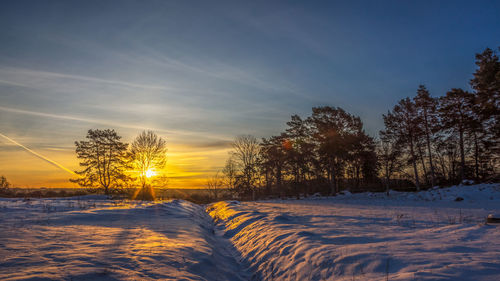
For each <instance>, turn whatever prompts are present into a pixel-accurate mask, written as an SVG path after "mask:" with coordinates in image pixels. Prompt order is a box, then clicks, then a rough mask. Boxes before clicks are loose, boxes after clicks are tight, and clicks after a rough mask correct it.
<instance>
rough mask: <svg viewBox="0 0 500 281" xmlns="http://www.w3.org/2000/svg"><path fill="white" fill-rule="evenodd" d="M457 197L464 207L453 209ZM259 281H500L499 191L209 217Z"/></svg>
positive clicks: (266, 205)
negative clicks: (490, 221) (491, 217)
mask: <svg viewBox="0 0 500 281" xmlns="http://www.w3.org/2000/svg"><path fill="white" fill-rule="evenodd" d="M457 197H461V198H463V199H464V200H463V201H455V200H456V198H457ZM207 211H208V212H209V213H210V215H211V216H212V217H213V218H214V219H215V220H216V221H217V222H218V233H220V235H221V236H223V237H226V238H228V239H230V240H231V241H232V242H233V244H234V246H235V247H236V249H237V250H238V251H239V252H240V253H241V255H242V257H243V259H244V260H246V261H247V262H248V263H249V264H250V266H251V270H253V271H254V272H259V274H260V278H262V279H263V280H500V244H499V243H498V241H499V239H500V226H495V225H487V224H485V223H484V222H485V218H486V217H487V216H488V214H490V213H499V211H500V185H498V184H482V185H474V186H454V187H451V188H443V189H431V190H429V191H422V192H418V193H403V192H391V193H390V195H389V196H387V195H385V194H384V193H360V194H350V193H347V192H346V193H345V195H340V196H337V197H330V198H325V197H317V196H314V197H311V198H310V199H304V200H271V201H261V202H241V203H240V202H219V203H216V204H213V205H211V206H209V207H208V208H207Z"/></svg>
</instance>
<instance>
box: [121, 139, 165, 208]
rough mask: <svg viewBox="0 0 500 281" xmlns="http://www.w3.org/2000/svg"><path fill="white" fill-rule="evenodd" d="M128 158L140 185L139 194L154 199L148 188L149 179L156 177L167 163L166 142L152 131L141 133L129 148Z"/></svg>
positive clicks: (151, 191) (150, 189)
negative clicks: (136, 173)
mask: <svg viewBox="0 0 500 281" xmlns="http://www.w3.org/2000/svg"><path fill="white" fill-rule="evenodd" d="M129 158H130V161H131V165H132V167H133V168H134V169H135V170H136V171H137V172H138V174H139V176H138V178H139V181H140V183H141V189H142V190H141V192H142V195H143V199H145V198H144V196H146V194H147V195H148V197H151V198H149V199H153V198H154V193H153V190H152V188H149V190H146V188H147V187H148V186H147V185H148V183H149V182H148V181H149V178H152V177H153V176H156V174H157V173H158V172H159V171H160V170H162V169H163V168H164V167H165V165H166V162H167V142H166V141H165V140H164V139H162V138H161V137H158V135H156V134H155V133H154V132H152V131H147V132H146V131H143V132H142V133H141V134H139V135H138V136H137V137H136V138H135V140H134V141H133V142H132V145H131V146H130V152H129Z"/></svg>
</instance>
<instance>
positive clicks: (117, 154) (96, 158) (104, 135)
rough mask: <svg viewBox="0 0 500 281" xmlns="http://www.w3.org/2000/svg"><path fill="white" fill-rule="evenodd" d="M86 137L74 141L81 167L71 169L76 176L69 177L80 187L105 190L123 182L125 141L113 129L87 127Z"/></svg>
mask: <svg viewBox="0 0 500 281" xmlns="http://www.w3.org/2000/svg"><path fill="white" fill-rule="evenodd" d="M86 139H87V140H83V141H76V142H75V145H76V154H77V157H78V158H79V159H81V162H80V166H82V167H83V168H84V169H83V170H82V171H75V173H77V174H78V175H80V178H77V179H71V180H70V181H72V182H75V183H78V184H79V185H80V186H82V187H87V188H97V189H98V188H102V189H103V190H104V193H105V194H109V193H110V191H114V190H116V189H119V188H121V187H123V186H124V183H125V182H126V181H127V179H128V178H127V176H126V175H125V169H126V168H127V162H126V152H127V144H126V143H123V142H121V137H120V136H119V135H118V134H117V133H116V132H115V130H110V129H105V130H99V129H97V130H89V131H88V132H87V136H86Z"/></svg>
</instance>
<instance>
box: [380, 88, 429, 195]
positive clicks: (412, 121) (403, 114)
mask: <svg viewBox="0 0 500 281" xmlns="http://www.w3.org/2000/svg"><path fill="white" fill-rule="evenodd" d="M383 118H384V124H385V127H386V131H387V132H389V133H391V134H393V135H394V136H395V137H396V138H397V139H398V142H400V143H401V144H403V145H405V146H406V147H407V148H408V150H409V153H410V155H409V156H410V163H411V164H412V166H413V173H414V175H415V186H416V187H417V190H420V181H419V177H418V168H417V156H416V151H415V146H416V140H417V136H418V134H419V127H418V125H419V122H420V120H419V116H418V114H417V109H416V107H415V104H414V103H413V102H412V101H411V100H410V99H409V98H406V99H402V100H400V101H399V102H398V104H397V105H395V106H394V108H393V110H392V112H391V111H390V112H388V113H387V115H383Z"/></svg>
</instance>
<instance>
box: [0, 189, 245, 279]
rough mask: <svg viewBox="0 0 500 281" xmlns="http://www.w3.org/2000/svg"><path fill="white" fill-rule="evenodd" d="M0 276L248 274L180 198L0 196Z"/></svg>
mask: <svg viewBox="0 0 500 281" xmlns="http://www.w3.org/2000/svg"><path fill="white" fill-rule="evenodd" d="M0 227H1V230H0V280H158V279H161V280H248V279H249V277H248V276H247V272H246V271H245V270H244V268H242V266H241V265H240V263H239V262H238V261H237V260H236V259H235V258H234V256H233V254H234V249H232V246H231V245H230V244H229V243H228V241H227V240H225V239H220V237H217V236H215V235H214V234H213V232H214V229H213V223H212V221H211V218H210V217H209V216H208V215H207V214H206V213H205V212H204V210H203V207H202V206H199V205H196V204H192V203H189V202H186V201H177V200H174V201H169V202H157V203H141V202H134V201H128V202H126V201H123V202H116V201H110V200H107V199H106V197H103V196H89V197H81V198H61V199H31V200H22V199H21V200H20V199H1V200H0Z"/></svg>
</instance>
